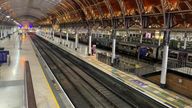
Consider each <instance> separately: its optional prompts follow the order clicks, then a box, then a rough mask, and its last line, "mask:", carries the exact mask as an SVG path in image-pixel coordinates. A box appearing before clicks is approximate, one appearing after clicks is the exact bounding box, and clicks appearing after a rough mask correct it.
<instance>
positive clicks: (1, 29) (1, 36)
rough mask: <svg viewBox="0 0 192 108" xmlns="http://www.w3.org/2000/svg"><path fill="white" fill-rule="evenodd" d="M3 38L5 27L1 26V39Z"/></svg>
mask: <svg viewBox="0 0 192 108" xmlns="http://www.w3.org/2000/svg"><path fill="white" fill-rule="evenodd" d="M2 38H3V27H2V26H1V35H0V39H2Z"/></svg>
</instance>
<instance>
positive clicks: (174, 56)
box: [169, 52, 178, 59]
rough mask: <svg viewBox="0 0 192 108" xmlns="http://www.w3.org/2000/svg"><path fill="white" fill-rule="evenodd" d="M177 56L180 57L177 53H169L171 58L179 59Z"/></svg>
mask: <svg viewBox="0 0 192 108" xmlns="http://www.w3.org/2000/svg"><path fill="white" fill-rule="evenodd" d="M177 55H178V54H176V53H173V52H170V53H169V58H174V59H177Z"/></svg>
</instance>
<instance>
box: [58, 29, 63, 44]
mask: <svg viewBox="0 0 192 108" xmlns="http://www.w3.org/2000/svg"><path fill="white" fill-rule="evenodd" d="M62 40H63V39H62V35H61V31H60V32H59V44H62V42H63V41H62Z"/></svg>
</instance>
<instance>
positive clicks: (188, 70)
mask: <svg viewBox="0 0 192 108" xmlns="http://www.w3.org/2000/svg"><path fill="white" fill-rule="evenodd" d="M168 69H170V70H174V71H177V72H180V73H184V74H188V75H192V63H189V62H185V61H180V60H169V61H168Z"/></svg>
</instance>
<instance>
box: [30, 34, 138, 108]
mask: <svg viewBox="0 0 192 108" xmlns="http://www.w3.org/2000/svg"><path fill="white" fill-rule="evenodd" d="M32 40H33V42H34V44H35V45H36V47H37V48H38V50H39V52H40V53H41V55H42V56H43V57H44V59H45V61H46V62H47V64H48V65H49V67H50V69H51V70H52V71H53V73H54V75H55V76H56V77H57V79H58V81H59V82H60V84H61V86H62V87H63V89H64V90H65V91H66V93H67V94H68V96H69V98H70V99H71V101H72V103H73V104H74V106H75V107H77V108H90V107H95V108H134V107H137V106H136V105H134V104H133V103H131V102H129V101H126V100H124V99H123V98H122V97H120V96H118V95H117V94H116V93H114V92H113V91H112V90H111V89H108V88H107V87H106V86H105V85H103V84H102V83H100V82H99V81H97V80H95V79H94V78H92V77H91V76H90V75H88V74H87V73H86V72H84V70H82V69H81V68H79V66H77V65H76V64H74V63H73V62H71V61H69V60H68V59H66V58H67V56H63V55H62V53H60V52H59V50H57V49H56V48H54V47H53V46H52V45H50V44H48V43H45V42H44V41H43V40H42V39H40V38H39V37H32Z"/></svg>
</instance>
